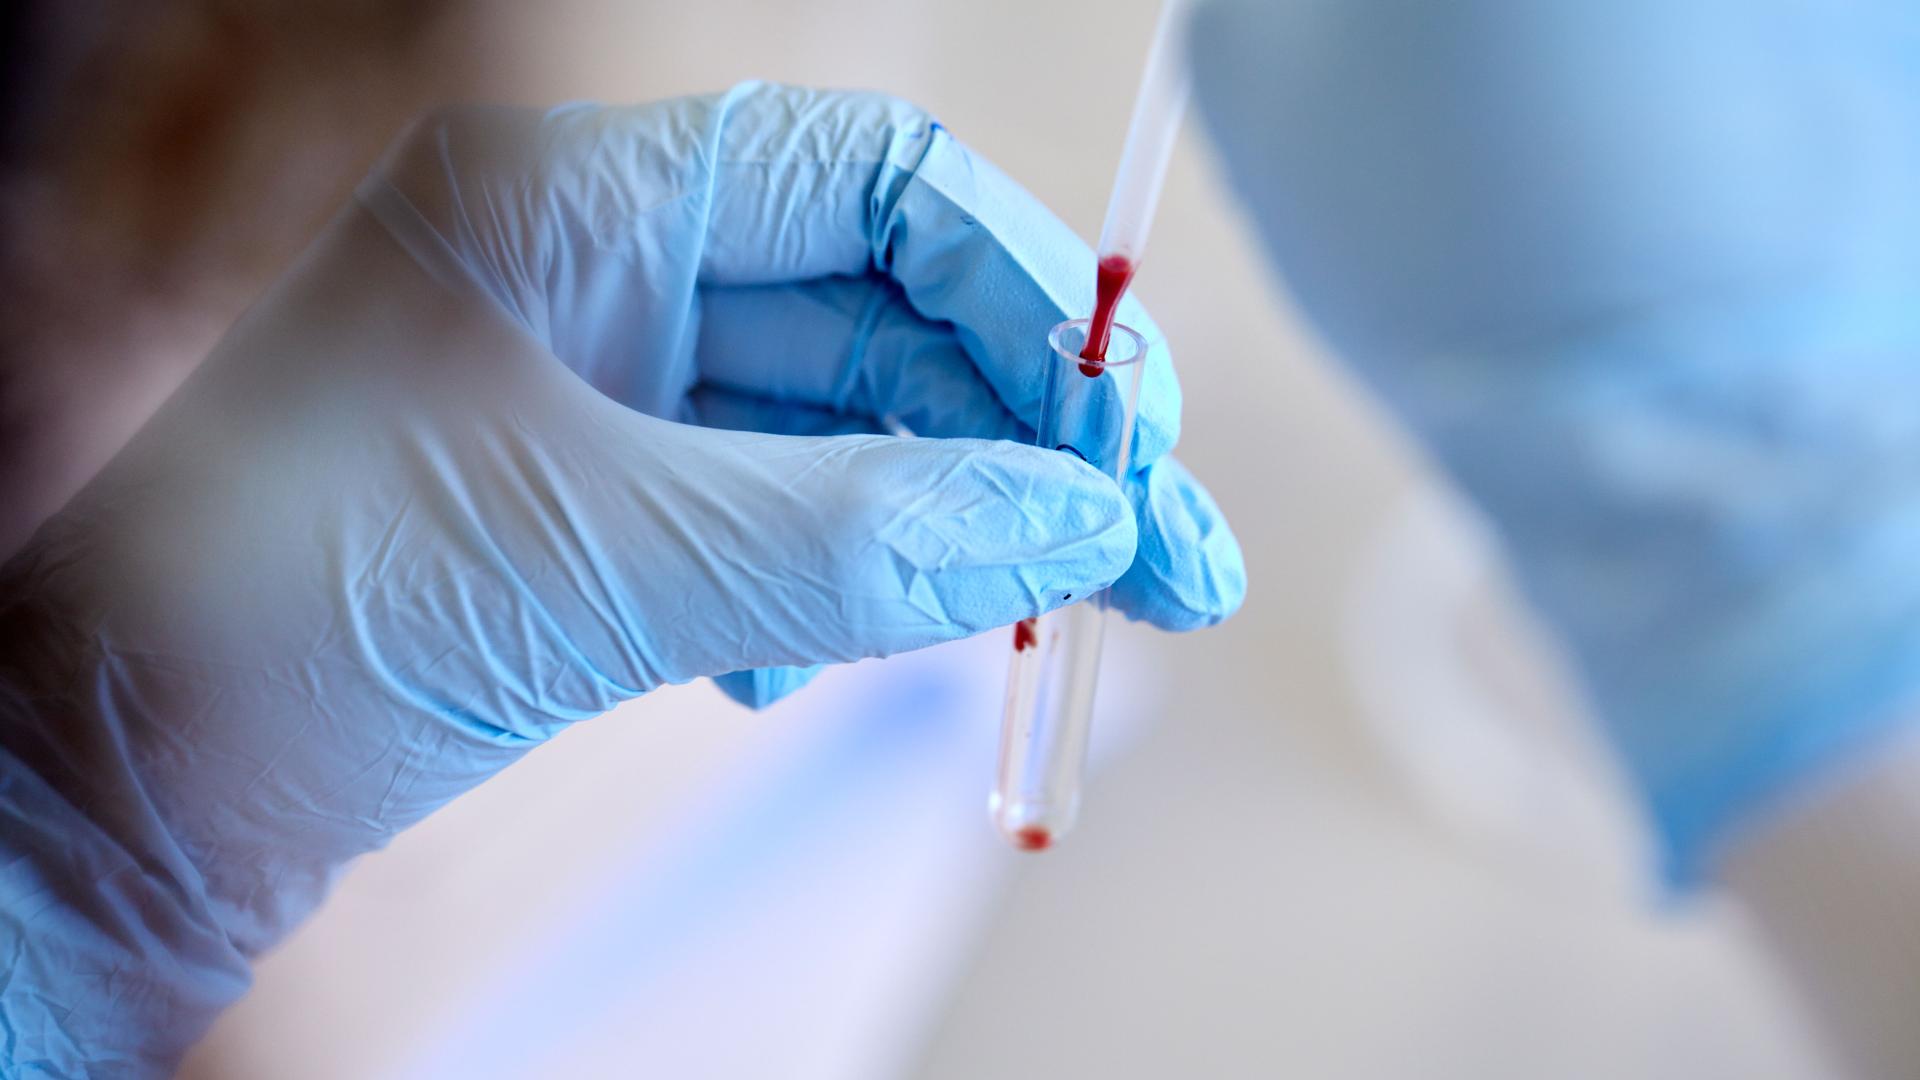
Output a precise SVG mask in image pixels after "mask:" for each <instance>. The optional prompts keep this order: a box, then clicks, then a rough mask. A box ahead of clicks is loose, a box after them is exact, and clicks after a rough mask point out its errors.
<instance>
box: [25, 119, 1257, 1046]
mask: <svg viewBox="0 0 1920 1080" xmlns="http://www.w3.org/2000/svg"><path fill="white" fill-rule="evenodd" d="M360 199H361V203H362V204H363V206H364V208H365V209H360V208H350V209H349V210H348V211H347V212H345V213H344V214H343V216H342V217H341V219H340V220H339V221H338V222H336V224H335V225H334V226H333V227H332V228H331V229H330V230H329V233H328V235H327V236H326V237H324V238H323V240H322V241H321V242H320V243H319V244H318V245H317V246H316V248H315V249H314V250H313V251H311V252H309V254H308V255H307V256H306V257H305V258H304V259H303V260H302V262H301V264H300V265H299V266H297V267H296V268H295V269H294V270H293V271H292V272H291V273H290V274H289V276H288V277H287V278H286V279H284V280H283V281H282V282H281V283H280V284H279V285H278V286H276V288H275V289H274V290H273V291H272V292H270V293H269V294H268V295H267V296H266V297H265V298H264V299H263V300H262V301H261V302H260V303H259V304H258V305H256V307H255V308H254V309H253V310H252V311H251V312H250V313H249V314H248V315H246V316H245V317H244V318H243V319H242V320H241V321H240V322H239V323H238V324H237V325H236V326H235V328H234V329H233V331H232V332H231V333H230V334H229V336H228V337H227V339H226V340H225V341H224V342H223V344H222V345H221V347H220V348H219V349H218V350H217V352H216V353H215V354H214V355H213V356H212V357H210V358H209V360H208V361H207V363H206V365H205V366H204V367H203V368H202V370H200V371H199V372H198V373H197V374H196V375H195V376H194V377H193V378H192V379H191V380H190V381H189V383H188V384H187V385H186V386H185V387H184V388H183V389H182V390H181V392H180V393H179V394H178V395H176V397H175V398H174V399H173V400H172V401H170V402H169V403H168V404H167V406H166V407H165V408H164V409H163V410H162V412H161V413H160V414H159V415H158V416H157V417H156V418H155V419H154V420H153V421H152V423H151V424H149V426H148V427H147V428H146V429H144V430H143V431H142V432H141V433H140V435H139V436H138V437H137V438H136V439H135V441H134V442H133V443H132V444H131V445H130V446H129V447H128V449H127V450H126V451H125V452H124V453H122V454H121V455H120V456H119V457H118V458H117V459H116V460H115V461H114V463H113V465H112V466H111V467H110V468H109V469H108V470H107V471H106V472H105V473H104V474H103V475H102V476H100V477H99V478H98V479H97V480H96V481H95V482H94V483H93V484H92V485H90V486H89V487H88V489H87V490H86V491H85V492H84V493H83V494H82V495H81V496H80V497H79V498H78V499H77V500H76V501H75V502H74V503H73V504H72V505H71V506H69V507H68V508H67V509H66V510H65V511H63V512H62V513H61V514H60V515H59V516H58V517H56V518H55V519H54V520H53V521H52V522H51V523H49V525H48V526H47V527H45V528H44V529H42V530H41V532H40V533H39V534H38V535H37V536H36V538H35V540H34V542H33V543H32V544H31V545H30V547H29V549H28V550H27V551H26V552H24V553H23V554H22V555H21V556H20V557H19V558H17V559H16V560H14V561H13V562H12V563H11V564H9V566H8V567H7V569H6V571H5V582H4V590H5V591H4V594H0V595H4V598H5V599H4V603H3V604H0V849H4V857H3V858H0V954H3V955H4V956H5V958H6V970H7V974H6V977H5V979H4V988H3V989H0V1057H4V1059H5V1060H6V1061H7V1063H8V1065H9V1068H8V1069H7V1070H4V1071H7V1072H8V1073H9V1074H10V1075H11V1074H12V1072H14V1071H16V1070H18V1071H32V1070H34V1069H42V1070H51V1071H53V1072H55V1073H63V1074H64V1073H82V1072H84V1073H87V1074H89V1075H109V1074H116V1075H117V1074H121V1073H146V1072H153V1071H161V1070H164V1069H165V1068H166V1067H167V1066H168V1065H169V1064H170V1063H171V1062H172V1061H174V1060H175V1059H176V1058H177V1056H178V1055H179V1053H180V1052H181V1051H182V1050H183V1049H184V1047H185V1046H186V1045H187V1044H188V1043H190V1042H191V1040H192V1039H194V1038H195V1037H196V1036H197V1035H198V1033H199V1032H200V1031H201V1030H202V1029H203V1028H204V1026H205V1024H206V1023H207V1022H208V1021H209V1020H210V1019H211V1017H212V1016H213V1014H214V1013H215V1012H216V1011H217V1010H218V1009H219V1008H220V1007H222V1006H223V1005H225V1004H226V1003H228V1002H230V1001H231V1000H232V999H233V998H234V997H236V996H237V995H238V994H239V993H240V992H241V991H242V990H243V989H244V987H245V985H246V982H247V977H248V975H247V972H248V968H247V958H248V957H249V956H250V955H252V954H253V953H255V952H257V951H258V950H260V949H262V948H264V947H266V946H267V945H270V944H271V943H272V942H274V941H275V940H276V939H278V938H279V937H280V936H281V935H283V934H284V933H286V932H287V930H288V929H289V928H290V927H292V926H293V925H294V924H295V923H296V922H297V921H298V920H299V919H301V918H302V917H303V916H304V915H305V914H306V913H307V912H308V911H309V910H310V909H311V908H312V906H313V905H314V904H315V903H317V902H318V900H319V899H320V897H321V896H322V894H323V893H324V891H325V889H326V887H327V884H328V882H329V880H330V879H331V877H332V876H333V875H334V874H335V873H336V872H337V871H338V870H339V868H340V867H341V865H342V864H343V863H344V862H345V861H346V860H348V859H350V858H351V857H353V856H354V855H356V854H359V853H361V852H364V851H367V850H370V849H373V848H377V847H379V846H381V845H382V844H383V843H384V842H385V841H386V840H387V838H388V837H390V836H391V835H393V834H394V833H395V832H397V831H398V830H400V829H402V828H405V827H406V826H408V825H410V824H412V823H413V822H415V821H418V820H419V819H420V818H422V817H423V816H425V815H426V814H427V813H429V812H431V811H432V810H433V809H435V808H436V807H438V806H440V805H441V804H443V803H445V802H446V801H447V800H448V799H451V798H453V797H454V796H456V795H458V794H460V793H461V792H463V791H465V790H467V789H468V788H470V787H472V786H473V785H475V784H477V783H479V782H480V781H481V780H483V779H485V778H486V777H487V776H489V775H491V774H492V773H493V772H495V771H497V770H499V769H500V768H502V767H504V766H506V765H507V764H509V763H511V762H512V761H513V760H514V759H516V758H517V757H519V756H520V755H521V754H522V753H525V752H526V751H527V750H528V749H529V748H531V747H533V746H536V745H538V744H539V743H540V742H542V741H543V740H545V739H546V738H548V737H549V736H551V735H552V734H554V733H555V732H557V731H558V730H560V729H561V728H563V727H565V726H566V725H567V724H568V723H570V722H572V721H575V720H578V719H583V718H586V717H591V716H594V715H597V714H599V713H602V712H604V711H606V710H607V709H609V708H611V707H612V706H613V705H614V704H616V703H617V702H619V701H621V700H623V699H626V698H629V697H632V696H634V695H637V694H641V693H645V692H646V691H648V690H650V689H652V688H654V687H656V686H659V685H661V684H663V683H673V682H682V681H685V680H689V679H693V678H697V677H700V676H723V675H727V674H728V673H735V672H743V671H751V670H753V669H760V670H761V671H762V672H763V673H764V672H766V671H767V670H768V669H778V668H781V667H783V666H805V665H812V664H818V663H822V662H833V661H846V660H854V659H857V658H860V657H866V656H880V655H885V654H888V653H892V652H897V651H901V650H905V649H913V648H917V647H920V646H924V645H929V644H932V643H935V642H939V641H945V640H948V639H952V638H957V637H960V636H963V635H966V634H971V633H975V632H977V631H981V630H984V629H987V628H989V627H995V626H1001V625H1004V624H1007V623H1010V622H1013V621H1015V620H1017V619H1020V618H1023V617H1026V616H1030V615H1033V614H1036V613H1037V612H1040V611H1043V610H1046V609H1050V608H1053V607H1055V606H1058V605H1059V604H1061V603H1063V602H1064V601H1066V600H1067V599H1068V597H1069V596H1070V595H1072V596H1079V595H1082V594H1084V593H1086V592H1090V591H1093V590H1096V589H1099V588H1100V587H1102V586H1104V585H1106V584H1108V583H1109V582H1114V581H1115V579H1118V583H1117V584H1116V585H1115V596H1116V599H1117V601H1118V603H1119V606H1121V607H1122V609H1123V610H1125V611H1127V612H1128V613H1129V614H1131V615H1133V616H1135V617H1138V618H1143V619H1146V620H1149V621H1151V622H1153V623H1155V624H1157V625H1160V626H1166V627H1172V628H1183V629H1184V628H1191V627H1196V626H1202V625H1206V624H1209V623H1212V622H1215V621H1218V620H1219V619H1221V618H1224V617H1225V616H1226V615H1227V614H1228V613H1230V612H1231V611H1232V610H1233V608H1234V607H1235V606H1236V605H1237V604H1238V602H1239V599H1240V595H1241V589H1242V575H1241V570H1240V562H1239V553H1238V550H1237V548H1236V547H1235V546H1234V543H1233V540H1232V537H1231V534H1230V533H1229V532H1228V531H1227V529H1226V526H1225V524H1224V522H1222V521H1221V519H1220V517H1219V515H1218V512H1217V511H1216V510H1215V508H1214V505H1213V503H1212V502H1211V501H1210V499H1209V498H1208V497H1207V495H1206V493H1205V492H1204V491H1203V490H1201V489H1200V488H1199V486H1198V485H1197V484H1195V483H1194V482H1193V481H1192V480H1191V479H1190V478H1189V477H1188V476H1187V474H1186V473H1184V472H1183V471H1182V470H1181V469H1180V468H1179V466H1178V465H1177V464H1175V463H1174V462H1173V461H1172V459H1171V458H1168V457H1167V456H1165V455H1166V451H1167V450H1168V448H1169V447H1170V446H1171V445H1172V444H1173V442H1174V438H1175V435H1176V431H1177V426H1178V412H1179V395H1178V389H1177V386H1176V385H1175V383H1174V380H1173V377H1172V373H1171V371H1170V370H1169V369H1168V368H1166V367H1165V366H1164V364H1163V365H1162V366H1160V367H1159V369H1158V370H1157V371H1156V372H1155V373H1154V374H1153V375H1152V376H1151V378H1150V382H1149V385H1148V386H1147V388H1146V390H1145V393H1144V403H1143V406H1142V409H1141V413H1140V420H1139V424H1138V427H1137V440H1138V441H1137V444H1136V448H1135V450H1134V454H1135V460H1136V461H1137V462H1139V463H1140V465H1141V469H1140V471H1139V472H1137V473H1136V474H1135V476H1134V477H1133V480H1132V482H1131V483H1130V484H1129V485H1128V486H1129V488H1130V489H1131V490H1130V491H1129V492H1127V493H1126V494H1128V495H1130V496H1131V499H1132V504H1133V505H1132V507H1131V508H1129V505H1128V502H1127V499H1126V498H1125V497H1123V492H1122V490H1121V489H1120V488H1119V487H1116V486H1115V485H1114V484H1113V483H1112V482H1111V481H1109V480H1107V479H1105V478H1103V477H1102V476H1101V475H1099V474H1098V473H1097V472H1096V471H1095V470H1094V469H1092V468H1089V467H1087V466H1086V465H1084V464H1081V463H1080V462H1078V461H1076V460H1074V459H1072V458H1071V457H1070V456H1069V455H1065V454H1060V453H1055V452H1051V451H1043V450H1039V449H1036V448H1033V447H1029V446H1025V445H1021V444H1019V443H1018V442H1015V441H1007V440H1011V439H1018V438H1019V437H1020V436H1021V435H1022V434H1023V433H1024V432H1025V431H1027V430H1029V429H1028V425H1029V424H1030V423H1031V422H1032V421H1033V419H1034V418H1035V416H1036V414H1037V411H1038V404H1039V403H1038V394H1039V392H1040V386H1041V374H1042V357H1043V356H1044V355H1045V348H1046V346H1045V343H1044V336H1045V334H1046V331H1047V330H1048V329H1049V328H1050V327H1051V326H1052V325H1053V324H1054V323H1055V322H1057V321H1059V320H1060V319H1061V318H1063V317H1066V316H1067V315H1069V314H1071V313H1077V312H1079V311H1082V310H1084V309H1086V308H1087V307H1088V306H1089V305H1090V299H1091V296H1090V294H1091V282H1092V279H1093V260H1092V255H1091V253H1090V252H1089V251H1088V250H1087V249H1086V247H1085V246H1084V245H1083V244H1081V243H1080V242H1079V241H1077V240H1076V239H1075V238H1074V237H1073V236H1072V234H1071V233H1069V232H1068V231H1067V230H1066V229H1065V228H1064V227H1062V226H1061V225H1060V224H1059V223H1058V222H1057V221H1056V220H1055V219H1054V218H1053V217H1052V216H1050V215H1049V214H1048V213H1047V212H1046V211H1045V210H1044V209H1042V208H1041V207H1040V206H1039V205H1038V204H1037V203H1035V202H1034V201H1033V200H1032V199H1031V198H1030V197H1029V196H1027V195H1026V194H1025V193H1023V192H1022V191H1021V190H1020V189H1019V188H1018V187H1016V186H1015V185H1014V184H1012V183H1011V182H1010V181H1008V180H1006V179H1005V178H1004V177H1002V176H1001V175H1000V174H999V173H997V172H996V171H994V170H993V168H992V167H991V166H990V165H988V164H987V163H986V162H984V161H982V160H980V159H979V158H977V157H974V156H973V155H971V154H970V153H968V152H967V151H966V150H965V149H964V148H963V147H962V146H961V145H960V144H959V143H958V142H956V141H954V139H953V138H952V137H951V136H950V135H948V134H947V133H946V132H945V131H944V130H942V129H941V128H940V127H939V126H938V125H936V124H933V123H932V122H931V121H930V120H929V119H928V118H927V117H926V116H925V115H924V114H922V113H921V112H919V111H917V110H915V109H913V108H911V107H909V106H906V105H903V104H900V103H898V102H894V101H891V100H888V99H885V98H882V97H877V96H872V95H859V94H821V93H812V92H808V91H803V90H794V89H785V88H776V87H761V86H744V87H740V88H738V89H736V90H734V91H731V92H729V93H726V94H722V95H718V96H714V97H705V98H694V99H687V100H681V101H674V102H668V103H664V104H660V105H654V106H648V107H642V108H631V109H601V108H591V107H574V108H567V109H560V110H555V111H553V112H549V113H536V112H525V111H514V110H465V111H457V112H451V113H447V114H444V115H441V116H438V117H436V118H434V119H432V120H430V121H428V122H426V123H425V124H423V125H422V126H421V127H420V128H419V129H418V130H417V131H416V132H414V133H413V135H412V136H411V137H410V138H409V139H407V140H405V141H404V143H403V144H402V145H401V147H400V148H399V149H398V150H397V152H396V153H395V155H394V156H393V157H392V158H391V160H390V161H389V162H388V163H387V164H386V165H385V166H383V168H382V170H381V171H380V172H378V173H376V175H375V176H374V177H373V178H372V179H371V180H370V181H368V183H367V184H366V185H365V186H364V187H363V190H362V193H361V196H360ZM369 211H371V212H370V213H369ZM1124 318H1125V319H1126V320H1127V321H1129V322H1132V323H1134V324H1135V325H1137V326H1141V327H1143V328H1144V327H1149V326H1150V324H1149V323H1147V321H1146V319H1145V316H1144V314H1143V313H1142V312H1140V311H1139V310H1138V309H1137V308H1133V309H1130V310H1129V311H1128V312H1127V313H1126V315H1125V316H1124ZM887 416H892V417H894V418H897V419H898V420H899V421H901V422H904V423H905V424H906V425H907V426H909V427H911V428H912V429H914V430H915V431H917V432H918V433H920V434H921V435H926V436H937V437H935V438H921V439H899V438H894V437H888V436H875V435H866V434H850V433H852V432H863V431H871V430H875V429H877V427H878V425H879V422H880V418H882V417H887ZM697 425H706V426H697ZM729 429H737V430H729ZM763 432H778V433H781V434H764V433H763ZM794 432H808V433H821V432H829V433H833V434H831V435H820V434H808V435H804V436H802V435H795V434H790V433H794ZM979 436H984V437H986V438H978V437H979ZM1112 449H1114V448H1113V447H1112V446H1111V445H1109V447H1108V451H1109V452H1111V450H1112ZM1136 541H1137V542H1136ZM799 679H800V677H799V676H798V675H795V674H778V673H775V674H771V675H769V674H761V675H757V676H756V675H736V676H733V677H732V678H731V679H730V680H729V689H730V691H731V692H732V693H734V694H735V695H736V696H739V697H743V698H746V699H749V700H754V701H764V700H768V699H770V698H771V697H773V696H775V695H777V694H778V693H780V692H781V691H783V690H785V689H788V688H790V687H791V686H793V685H796V684H797V682H798V681H799Z"/></svg>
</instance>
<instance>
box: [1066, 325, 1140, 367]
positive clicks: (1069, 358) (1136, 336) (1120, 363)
mask: <svg viewBox="0 0 1920 1080" xmlns="http://www.w3.org/2000/svg"><path fill="white" fill-rule="evenodd" d="M1092 325H1093V319H1092V318H1091V317H1087V318H1079V319H1068V320H1066V321H1065V322H1062V323H1059V324H1057V325H1056V326H1054V328H1053V329H1052V330H1049V331H1047V347H1048V348H1050V349H1052V350H1053V355H1054V357H1055V359H1058V360H1061V361H1064V362H1067V363H1071V364H1075V365H1079V364H1083V363H1085V362H1086V361H1085V360H1084V359H1083V358H1082V357H1081V356H1080V354H1079V353H1077V352H1074V351H1073V350H1071V349H1066V348H1063V347H1061V345H1060V339H1061V335H1062V334H1065V333H1066V332H1067V331H1068V330H1071V329H1073V328H1074V327H1076V326H1092ZM1113 331H1114V333H1115V334H1124V335H1126V336H1127V337H1128V338H1130V339H1132V341H1133V346H1134V348H1133V355H1132V356H1129V357H1127V358H1126V359H1125V360H1102V361H1100V366H1101V367H1103V368H1123V367H1131V366H1133V365H1134V364H1138V363H1140V362H1141V361H1142V360H1145V359H1146V358H1147V339H1146V335H1144V334H1142V333H1140V331H1138V330H1135V329H1134V328H1133V327H1131V326H1128V325H1126V324H1125V323H1121V322H1116V323H1114V324H1113ZM1107 351H1108V352H1109V353H1111V352H1112V351H1113V341H1112V339H1108V343H1107Z"/></svg>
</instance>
